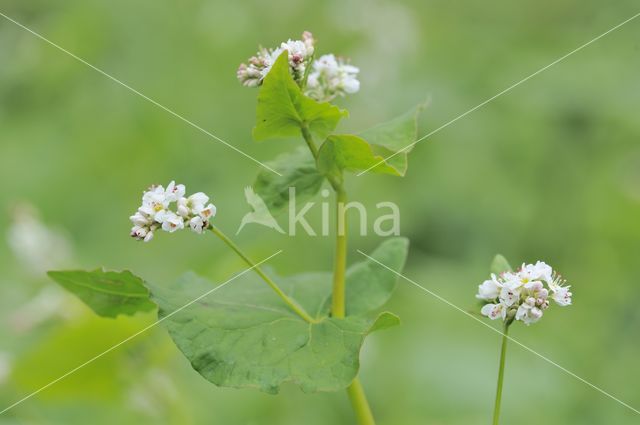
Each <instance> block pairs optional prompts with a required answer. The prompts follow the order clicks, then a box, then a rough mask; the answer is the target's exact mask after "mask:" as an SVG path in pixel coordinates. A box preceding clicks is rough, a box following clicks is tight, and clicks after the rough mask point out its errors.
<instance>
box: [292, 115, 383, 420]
mask: <svg viewBox="0 0 640 425" xmlns="http://www.w3.org/2000/svg"><path fill="white" fill-rule="evenodd" d="M300 129H301V131H302V137H303V138H304V141H305V142H306V143H307V146H308V147H309V150H310V151H311V154H312V155H313V157H314V158H315V159H316V160H317V159H318V148H317V147H316V144H315V143H314V141H313V136H312V135H311V132H310V131H309V127H308V126H307V124H306V123H303V124H302V125H301V126H300ZM327 179H328V180H329V183H331V186H332V187H333V190H335V192H336V219H337V222H336V228H337V229H336V256H335V264H334V268H333V296H332V301H331V316H332V317H334V318H336V319H344V317H345V313H346V306H345V275H346V269H347V217H346V214H345V208H344V207H345V205H346V203H347V192H346V191H345V190H344V186H343V185H342V180H341V179H336V178H334V177H333V176H327ZM347 394H348V395H349V400H350V401H351V407H352V408H353V411H354V412H355V414H356V418H357V420H358V424H359V425H375V420H374V419H373V414H372V413H371V408H370V407H369V402H368V401H367V396H366V395H365V393H364V388H363V387H362V384H361V383H360V380H359V379H358V378H357V377H356V379H354V380H353V382H352V383H351V385H349V387H347Z"/></svg>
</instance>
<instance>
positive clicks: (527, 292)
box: [476, 261, 571, 325]
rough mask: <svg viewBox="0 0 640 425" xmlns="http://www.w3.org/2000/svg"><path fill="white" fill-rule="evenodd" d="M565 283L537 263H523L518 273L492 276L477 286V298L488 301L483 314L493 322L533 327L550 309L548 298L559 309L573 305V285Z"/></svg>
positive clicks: (541, 264) (546, 267)
mask: <svg viewBox="0 0 640 425" xmlns="http://www.w3.org/2000/svg"><path fill="white" fill-rule="evenodd" d="M564 283H565V281H564V280H562V279H561V277H560V276H559V275H558V274H557V273H555V272H554V271H553V269H552V268H551V267H550V266H548V265H547V264H545V263H544V262H542V261H538V262H537V263H536V264H522V267H521V268H520V269H519V270H518V271H516V272H515V273H514V272H504V273H502V274H500V276H496V275H495V274H492V275H491V279H489V280H485V281H484V282H483V283H482V284H481V285H479V286H478V294H477V295H476V298H478V299H481V300H484V301H487V304H485V305H484V306H483V307H482V310H481V312H482V314H483V315H484V316H487V317H489V318H490V319H491V320H495V319H502V320H514V319H515V320H521V321H522V322H524V323H525V324H526V325H530V324H531V323H535V322H537V321H538V320H540V318H541V317H542V314H543V312H544V311H545V310H546V309H547V308H549V298H551V299H553V300H554V301H555V302H556V304H558V305H560V306H567V305H571V292H569V288H570V286H563V285H564ZM545 284H546V285H547V287H545Z"/></svg>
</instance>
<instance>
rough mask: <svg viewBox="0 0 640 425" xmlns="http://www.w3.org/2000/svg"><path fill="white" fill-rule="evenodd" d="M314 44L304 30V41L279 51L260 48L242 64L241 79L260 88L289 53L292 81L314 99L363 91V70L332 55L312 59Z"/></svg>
mask: <svg viewBox="0 0 640 425" xmlns="http://www.w3.org/2000/svg"><path fill="white" fill-rule="evenodd" d="M314 44H315V40H314V39H313V36H312V35H311V33H310V32H308V31H305V32H304V33H303V34H302V40H289V41H287V42H286V43H281V44H280V47H278V48H277V49H265V48H263V47H261V48H260V49H259V50H258V53H257V54H256V55H255V56H252V57H251V58H249V60H248V64H244V63H243V64H241V65H240V67H239V68H238V72H237V76H238V80H240V83H242V85H244V86H247V87H257V86H259V85H260V84H262V80H263V79H264V77H266V76H267V74H268V73H269V71H270V70H271V67H272V66H273V64H274V63H275V61H276V59H278V57H279V56H280V54H282V52H284V51H285V50H286V51H287V52H288V55H289V70H290V72H291V75H292V77H293V79H294V80H295V82H296V83H297V84H298V85H299V86H301V87H303V89H304V91H305V94H306V95H307V96H309V97H311V98H312V99H315V100H317V101H320V102H325V101H330V100H332V99H333V98H335V97H336V96H345V95H347V94H353V93H356V92H357V91H358V90H360V81H358V79H357V75H358V73H359V72H360V70H359V69H358V68H356V67H355V66H352V65H349V64H348V63H347V62H346V61H345V60H344V59H342V58H337V57H336V56H334V55H333V54H328V55H323V56H321V57H320V58H319V59H317V60H313V54H314V50H315V48H314ZM309 67H311V68H309ZM305 78H306V81H305ZM305 84H306V86H305Z"/></svg>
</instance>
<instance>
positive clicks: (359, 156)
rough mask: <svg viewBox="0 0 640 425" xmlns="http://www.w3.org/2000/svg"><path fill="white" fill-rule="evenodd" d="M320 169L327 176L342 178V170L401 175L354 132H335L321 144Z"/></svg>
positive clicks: (319, 154) (319, 153) (319, 152)
mask: <svg viewBox="0 0 640 425" xmlns="http://www.w3.org/2000/svg"><path fill="white" fill-rule="evenodd" d="M317 163H318V171H320V172H321V173H322V174H324V175H327V176H333V177H336V178H340V177H341V176H342V171H363V170H367V169H370V168H371V167H373V168H371V170H370V171H372V172H374V173H384V174H393V175H396V176H399V175H401V173H400V171H399V170H396V169H395V168H393V167H392V166H391V165H389V164H387V163H385V162H384V157H383V156H380V155H376V154H374V152H373V150H372V147H371V145H370V144H369V143H367V141H366V140H364V139H363V138H361V137H358V136H355V135H352V134H334V135H331V136H329V137H327V140H325V142H324V143H323V144H322V146H320V150H319V151H318V161H317Z"/></svg>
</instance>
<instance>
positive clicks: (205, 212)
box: [129, 181, 216, 242]
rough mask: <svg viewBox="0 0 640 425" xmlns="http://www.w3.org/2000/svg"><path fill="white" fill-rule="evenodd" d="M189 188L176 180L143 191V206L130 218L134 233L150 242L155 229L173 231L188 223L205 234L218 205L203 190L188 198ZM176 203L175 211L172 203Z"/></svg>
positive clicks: (190, 226) (138, 237)
mask: <svg viewBox="0 0 640 425" xmlns="http://www.w3.org/2000/svg"><path fill="white" fill-rule="evenodd" d="M185 193H186V188H185V186H184V185H182V184H176V183H175V182H174V181H172V182H171V183H169V184H168V185H167V188H166V189H164V188H163V187H162V186H152V187H151V188H149V190H147V191H146V192H144V194H143V196H142V205H141V206H140V207H139V208H138V210H137V211H136V212H135V213H134V214H133V215H132V216H131V217H129V219H130V220H131V222H132V223H133V227H132V228H131V236H132V237H134V238H135V239H137V240H143V241H145V242H149V241H150V240H151V239H153V237H154V232H155V231H156V230H158V229H162V230H164V231H166V232H170V233H173V232H175V231H177V230H182V229H184V228H186V227H187V226H188V227H189V228H191V230H193V231H194V232H196V233H203V231H204V230H205V229H206V228H208V227H209V222H210V220H211V219H212V218H213V217H214V216H215V214H216V207H215V205H213V204H212V203H209V197H208V196H207V195H205V194H204V193H202V192H197V193H194V194H193V195H191V196H189V197H185ZM173 203H175V204H176V208H175V211H174V210H172V209H171V205H172V204H173Z"/></svg>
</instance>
